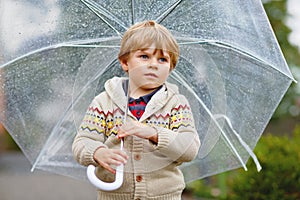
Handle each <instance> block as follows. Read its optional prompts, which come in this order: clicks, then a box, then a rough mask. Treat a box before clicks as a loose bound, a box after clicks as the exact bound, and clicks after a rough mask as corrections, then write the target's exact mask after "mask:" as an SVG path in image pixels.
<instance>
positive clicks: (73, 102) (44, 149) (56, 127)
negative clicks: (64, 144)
mask: <svg viewBox="0 0 300 200" xmlns="http://www.w3.org/2000/svg"><path fill="white" fill-rule="evenodd" d="M116 62H117V59H114V60H113V61H112V62H110V63H109V64H108V65H106V67H104V68H101V69H100V71H98V72H96V73H95V75H96V76H94V77H91V79H89V81H88V82H87V83H86V84H85V85H84V86H83V88H82V89H81V90H80V92H79V94H80V95H78V96H77V97H76V98H75V99H73V96H72V102H71V104H70V105H69V106H68V108H67V109H66V110H65V112H64V114H62V116H63V117H62V118H61V120H59V121H58V123H57V124H56V125H55V127H54V128H53V129H52V131H51V134H50V136H49V137H48V139H47V141H46V143H45V145H44V146H43V148H42V149H41V151H40V153H39V155H38V157H37V159H36V160H35V162H34V164H33V165H32V168H31V171H32V172H33V171H34V169H35V168H36V166H37V164H38V162H39V161H40V159H41V158H42V156H43V154H44V152H45V151H46V150H47V149H48V148H46V147H48V146H49V143H50V141H51V140H52V138H53V137H54V133H55V132H56V130H58V129H59V127H60V125H61V123H62V122H63V121H64V119H65V118H66V117H68V115H67V114H68V113H69V112H68V111H70V110H71V109H72V108H73V105H74V104H76V103H77V102H78V101H79V100H80V97H81V96H82V95H84V92H82V91H84V90H85V89H86V88H87V86H88V85H89V84H90V83H91V82H93V81H95V80H96V79H97V78H98V76H99V75H101V74H102V72H103V71H105V70H106V68H107V67H108V66H110V65H111V64H114V63H116ZM73 89H74V88H73ZM73 93H74V91H73ZM122 145H123V144H122Z"/></svg>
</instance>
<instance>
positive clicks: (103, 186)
mask: <svg viewBox="0 0 300 200" xmlns="http://www.w3.org/2000/svg"><path fill="white" fill-rule="evenodd" d="M95 169H96V167H95V166H94V165H89V166H88V168H87V170H86V173H87V177H88V179H89V181H90V182H91V183H92V184H93V185H94V186H95V187H97V188H98V189H100V190H105V191H112V190H116V189H118V188H119V187H121V185H122V183H123V171H124V165H123V164H122V165H119V166H118V167H117V168H116V177H115V181H114V182H111V183H107V182H103V181H101V180H100V179H98V177H97V176H96V175H95Z"/></svg>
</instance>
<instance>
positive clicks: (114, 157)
mask: <svg viewBox="0 0 300 200" xmlns="http://www.w3.org/2000/svg"><path fill="white" fill-rule="evenodd" d="M127 159H128V156H127V154H126V153H125V152H124V151H122V150H120V149H107V148H104V147H100V148H98V149H97V150H96V151H95V153H94V160H95V161H96V162H97V163H99V165H101V166H102V167H103V168H105V169H107V170H108V171H110V172H111V173H113V174H115V173H116V170H115V169H113V168H112V167H111V165H115V166H119V165H121V164H126V162H127Z"/></svg>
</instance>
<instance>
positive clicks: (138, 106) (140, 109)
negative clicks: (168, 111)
mask: <svg viewBox="0 0 300 200" xmlns="http://www.w3.org/2000/svg"><path fill="white" fill-rule="evenodd" d="M161 87H162V86H160V87H159V88H157V89H156V90H155V91H153V92H151V93H150V94H147V95H145V96H141V97H140V98H138V99H134V98H132V97H130V98H129V101H128V108H129V110H130V112H131V113H132V114H133V115H134V116H135V117H136V118H137V119H140V118H141V116H142V115H143V114H144V112H145V109H146V106H147V103H148V102H149V101H150V99H151V97H152V96H153V95H154V94H155V93H156V92H157V91H158V90H159V89H160V88H161ZM125 92H126V91H125Z"/></svg>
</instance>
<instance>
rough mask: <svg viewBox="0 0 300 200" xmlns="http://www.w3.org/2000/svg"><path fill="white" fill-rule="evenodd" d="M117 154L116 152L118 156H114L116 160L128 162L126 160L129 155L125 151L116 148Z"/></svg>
mask: <svg viewBox="0 0 300 200" xmlns="http://www.w3.org/2000/svg"><path fill="white" fill-rule="evenodd" d="M115 154H116V156H115V157H114V159H115V160H116V161H119V162H121V163H123V164H126V162H127V160H128V155H127V154H126V152H125V151H122V150H118V149H116V150H115Z"/></svg>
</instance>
